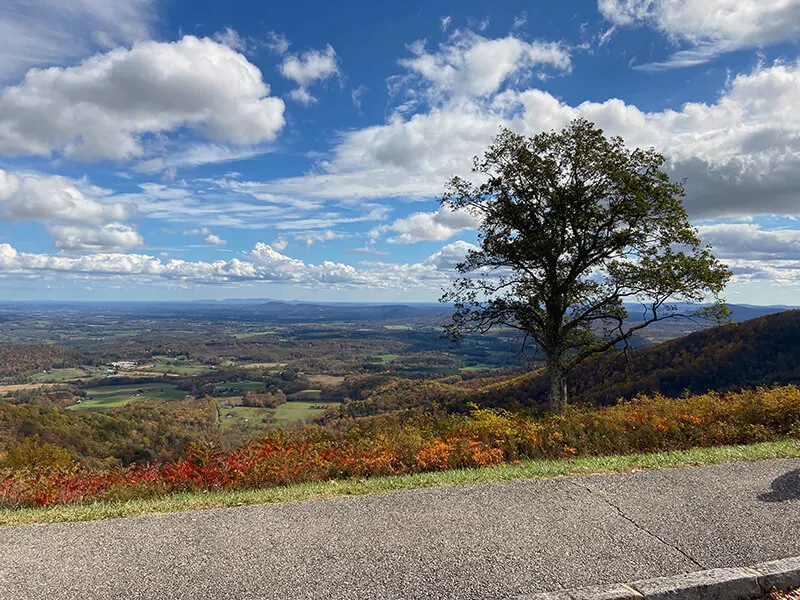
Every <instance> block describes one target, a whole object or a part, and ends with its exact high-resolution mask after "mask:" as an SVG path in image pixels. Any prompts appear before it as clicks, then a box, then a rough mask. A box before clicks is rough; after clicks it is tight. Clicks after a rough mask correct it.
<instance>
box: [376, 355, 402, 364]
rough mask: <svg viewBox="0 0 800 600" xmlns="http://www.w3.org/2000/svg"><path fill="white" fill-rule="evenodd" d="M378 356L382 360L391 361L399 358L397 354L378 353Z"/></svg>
mask: <svg viewBox="0 0 800 600" xmlns="http://www.w3.org/2000/svg"><path fill="white" fill-rule="evenodd" d="M378 358H379V359H380V360H382V361H383V362H387V363H388V362H392V361H393V360H397V359H398V358H400V355H399V354H378Z"/></svg>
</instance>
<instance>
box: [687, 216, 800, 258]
mask: <svg viewBox="0 0 800 600" xmlns="http://www.w3.org/2000/svg"><path fill="white" fill-rule="evenodd" d="M697 229H698V232H699V233H700V237H701V238H702V239H703V241H704V242H705V243H708V244H711V245H712V246H713V248H714V253H715V254H716V255H717V256H719V257H721V258H722V259H731V258H733V259H751V260H763V259H768V260H773V261H778V260H791V261H800V230H798V229H763V228H762V227H761V226H760V225H758V224H755V223H717V224H714V225H702V226H700V227H698V228H697Z"/></svg>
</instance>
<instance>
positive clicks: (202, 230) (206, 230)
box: [182, 227, 211, 235]
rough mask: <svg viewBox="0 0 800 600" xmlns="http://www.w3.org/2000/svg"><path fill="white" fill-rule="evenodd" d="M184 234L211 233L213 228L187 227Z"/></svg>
mask: <svg viewBox="0 0 800 600" xmlns="http://www.w3.org/2000/svg"><path fill="white" fill-rule="evenodd" d="M182 233H183V235H211V230H210V229H209V228H208V227H198V228H196V229H185V230H184V231H183V232H182Z"/></svg>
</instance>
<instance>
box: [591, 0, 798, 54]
mask: <svg viewBox="0 0 800 600" xmlns="http://www.w3.org/2000/svg"><path fill="white" fill-rule="evenodd" d="M597 7H598V9H599V10H600V13H601V14H602V15H603V16H604V17H605V18H606V19H607V20H608V21H609V22H611V23H612V24H613V25H614V26H616V27H631V26H647V27H651V28H653V29H656V30H658V31H661V32H662V33H664V34H665V35H667V36H668V37H669V38H670V39H672V40H673V41H675V42H678V43H682V44H688V45H689V46H690V47H689V48H687V49H684V50H681V51H679V52H676V53H675V54H673V55H672V56H670V57H669V58H668V59H667V60H666V61H664V62H660V63H653V64H649V65H643V66H641V67H639V68H644V69H650V70H659V69H665V68H672V67H685V66H691V65H697V64H702V63H704V62H707V61H709V60H710V59H712V58H713V57H715V56H718V55H720V54H723V53H725V52H731V51H734V50H740V49H743V48H759V47H766V46H771V45H774V44H779V43H782V42H788V41H795V40H798V39H800V0H598V2H597Z"/></svg>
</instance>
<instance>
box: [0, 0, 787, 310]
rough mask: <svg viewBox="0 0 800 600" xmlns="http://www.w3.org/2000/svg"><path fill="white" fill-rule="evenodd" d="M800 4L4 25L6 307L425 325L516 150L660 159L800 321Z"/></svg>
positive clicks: (750, 278)
mask: <svg viewBox="0 0 800 600" xmlns="http://www.w3.org/2000/svg"><path fill="white" fill-rule="evenodd" d="M798 42H800V0H575V1H571V2H547V1H544V0H528V1H517V0H504V1H503V2H478V1H474V0H459V1H458V2H456V1H450V0H437V1H436V2H430V1H425V2H422V1H416V0H407V1H404V2H374V1H370V2H366V1H361V0H348V1H347V2H330V1H329V0H326V1H315V0H311V1H305V2H262V1H256V0H230V1H228V2H216V1H211V0H192V1H191V2H189V1H188V0H3V2H2V3H0V300H98V301H99V300H103V301H105V300H197V299H224V298H276V299H286V300H289V299H300V300H312V301H359V302H363V301H373V302H413V301H433V300H436V299H437V298H438V297H439V296H440V295H441V290H442V287H443V286H446V285H447V283H448V281H449V280H450V279H451V278H452V277H453V276H454V275H455V271H454V267H455V265H456V264H457V263H458V262H459V261H460V260H461V259H463V257H464V256H465V254H466V252H467V251H468V250H469V249H470V248H472V247H473V244H474V243H475V242H476V227H477V226H478V223H477V222H475V220H474V219H473V218H472V217H470V216H469V215H465V214H460V213H452V212H449V211H447V210H445V209H442V208H440V207H439V202H438V201H439V199H440V198H441V195H442V193H443V190H444V187H445V184H446V182H447V180H448V179H449V178H450V177H452V176H453V175H461V176H465V177H469V176H470V168H471V164H472V157H473V156H476V155H479V154H481V153H482V152H483V151H484V150H485V148H486V146H487V145H488V143H489V142H490V141H491V139H492V138H493V136H495V135H496V134H497V132H498V131H499V129H500V128H501V127H503V126H504V127H508V128H510V129H512V130H514V131H516V132H519V133H522V134H525V135H535V134H536V133H538V132H541V131H545V130H552V129H560V128H562V127H563V126H565V125H566V124H567V123H568V122H569V121H570V120H572V119H574V118H577V117H584V118H586V119H589V120H590V121H592V122H594V123H596V124H597V125H598V126H600V127H602V128H603V129H604V131H605V132H606V134H607V135H621V136H622V137H623V138H624V139H625V141H626V143H627V144H628V145H629V146H631V147H655V148H656V149H657V150H658V151H659V152H662V153H663V154H664V155H665V156H666V157H667V159H668V160H667V164H666V169H667V170H668V172H669V174H670V176H671V177H672V178H673V180H676V181H680V180H685V186H686V192H687V195H686V199H685V207H686V209H687V211H688V213H689V216H690V218H691V219H692V221H693V223H694V225H695V226H696V227H697V228H698V231H699V233H700V236H701V238H702V240H703V241H704V242H705V243H708V244H711V245H712V246H713V248H714V252H715V254H716V255H717V256H718V257H719V258H720V259H722V260H723V261H724V262H726V263H727V264H728V265H729V266H730V267H731V269H732V270H733V272H734V274H735V277H734V279H733V281H732V283H731V284H730V286H729V288H728V290H727V292H726V296H727V299H728V300H729V301H730V302H735V303H750V304H791V305H796V304H800V300H798V298H799V297H800V223H798V220H797V218H798V216H800V44H799V43H798Z"/></svg>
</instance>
